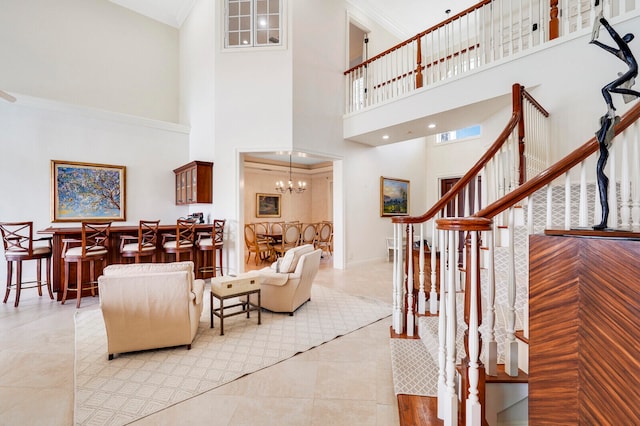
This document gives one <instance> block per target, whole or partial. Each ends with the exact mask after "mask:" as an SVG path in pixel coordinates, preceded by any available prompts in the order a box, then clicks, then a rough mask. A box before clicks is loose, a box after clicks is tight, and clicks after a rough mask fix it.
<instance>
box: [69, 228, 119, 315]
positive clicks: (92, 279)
mask: <svg viewBox="0 0 640 426" xmlns="http://www.w3.org/2000/svg"><path fill="white" fill-rule="evenodd" d="M110 230H111V222H106V223H105V222H82V239H80V240H78V239H72V238H65V239H63V240H62V242H63V243H64V244H63V246H62V258H63V259H64V292H63V293H62V301H61V303H62V304H63V305H64V302H66V300H67V293H68V292H69V291H75V292H76V308H79V307H80V300H81V298H82V290H83V289H84V290H91V295H92V296H95V295H96V288H98V282H97V277H96V268H95V263H96V261H98V260H100V261H102V262H104V261H105V260H106V259H107V255H108V254H109V232H110ZM84 262H89V281H88V282H86V283H84V284H88V286H87V287H84V288H83V282H82V275H83V274H82V264H83V263H84ZM71 263H75V264H76V286H75V288H70V287H69V269H70V267H69V265H70V264H71Z"/></svg>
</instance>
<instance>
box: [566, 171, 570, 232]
mask: <svg viewBox="0 0 640 426" xmlns="http://www.w3.org/2000/svg"><path fill="white" fill-rule="evenodd" d="M564 229H571V176H570V175H569V172H567V173H565V175H564Z"/></svg>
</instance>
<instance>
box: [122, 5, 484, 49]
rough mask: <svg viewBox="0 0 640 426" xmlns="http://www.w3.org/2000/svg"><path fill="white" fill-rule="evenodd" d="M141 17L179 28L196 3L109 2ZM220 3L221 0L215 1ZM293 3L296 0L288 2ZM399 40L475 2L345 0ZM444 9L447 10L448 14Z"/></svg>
mask: <svg viewBox="0 0 640 426" xmlns="http://www.w3.org/2000/svg"><path fill="white" fill-rule="evenodd" d="M110 1H111V2H112V3H115V4H118V5H120V6H122V7H126V8H127V9H131V10H133V11H135V12H137V13H140V14H141V15H145V16H147V17H149V18H152V19H155V20H157V21H160V22H163V23H165V24H167V25H171V26H172V27H175V28H180V26H182V23H183V22H184V19H185V18H186V17H187V15H188V14H189V11H190V10H191V8H192V7H193V4H194V3H195V2H196V0H110ZM216 1H220V0H216ZM289 1H295V0H289ZM347 1H348V2H349V3H350V4H351V5H352V6H353V7H355V8H357V9H360V10H362V11H364V12H365V13H366V14H367V16H369V17H371V19H373V20H374V21H377V22H378V23H379V24H380V25H382V26H384V27H385V28H387V29H388V30H389V31H391V32H392V33H394V34H395V35H396V36H398V37H399V38H401V39H406V38H409V37H411V36H414V35H415V34H417V33H419V32H421V31H424V30H426V29H427V28H429V27H431V26H433V25H434V24H437V23H438V22H441V21H443V20H444V19H446V18H447V16H453V15H455V14H457V13H459V12H461V11H462V10H464V9H466V8H467V7H469V6H471V5H473V4H475V3H477V1H474V0H393V1H392V0H347ZM446 10H450V11H451V12H450V15H447V13H446Z"/></svg>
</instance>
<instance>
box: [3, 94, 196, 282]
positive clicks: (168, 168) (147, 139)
mask: <svg viewBox="0 0 640 426" xmlns="http://www.w3.org/2000/svg"><path fill="white" fill-rule="evenodd" d="M0 128H1V129H2V132H0V146H2V167H0V193H1V194H2V200H3V201H2V203H0V220H2V221H33V222H34V227H35V229H36V230H42V229H44V228H47V227H49V226H54V227H65V226H78V225H79V224H78V223H66V222H65V223H52V222H51V217H50V199H51V197H50V188H51V186H50V176H51V168H50V162H51V160H64V161H79V162H89V163H100V164H111V165H119V166H125V167H126V219H127V220H126V222H114V226H117V225H121V224H137V223H138V220H140V219H160V220H161V222H162V223H164V224H168V223H175V220H176V219H177V218H178V217H180V216H184V215H185V214H186V208H185V207H177V206H176V205H175V193H174V184H175V181H174V174H173V171H172V170H173V169H174V168H176V167H178V166H180V165H181V164H183V163H186V162H187V161H188V151H189V141H188V134H187V130H188V129H187V128H185V127H184V126H180V125H176V124H171V123H163V122H152V121H150V120H141V119H135V118H131V117H130V116H123V115H120V114H113V113H103V112H96V111H92V110H89V109H86V108H78V107H72V106H69V105H66V104H60V103H57V102H51V101H44V100H41V99H34V98H27V97H26V96H21V97H20V99H18V101H17V102H16V103H13V104H11V103H8V102H4V101H0ZM29 263H33V262H29ZM31 266H33V265H28V267H31ZM5 271H6V263H5V262H0V276H2V277H4V276H6V274H5ZM30 272H33V271H30ZM26 276H27V278H31V277H29V274H26ZM33 276H35V274H34V275H33Z"/></svg>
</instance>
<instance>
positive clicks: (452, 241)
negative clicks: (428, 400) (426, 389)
mask: <svg viewBox="0 0 640 426" xmlns="http://www.w3.org/2000/svg"><path fill="white" fill-rule="evenodd" d="M456 234H457V232H455V231H447V235H448V240H449V244H448V250H449V253H448V259H449V262H448V264H449V265H448V270H447V272H448V274H447V275H448V276H447V324H446V328H447V330H446V336H447V337H446V348H447V362H446V372H447V395H446V415H445V418H444V421H445V425H454V424H457V423H458V393H457V390H456V388H457V380H456V375H457V374H456V332H457V319H456V285H455V284H456V274H455V271H456V270H457V264H458V261H457V259H456V254H457V251H458V250H457V247H458V246H457V244H456Z"/></svg>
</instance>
